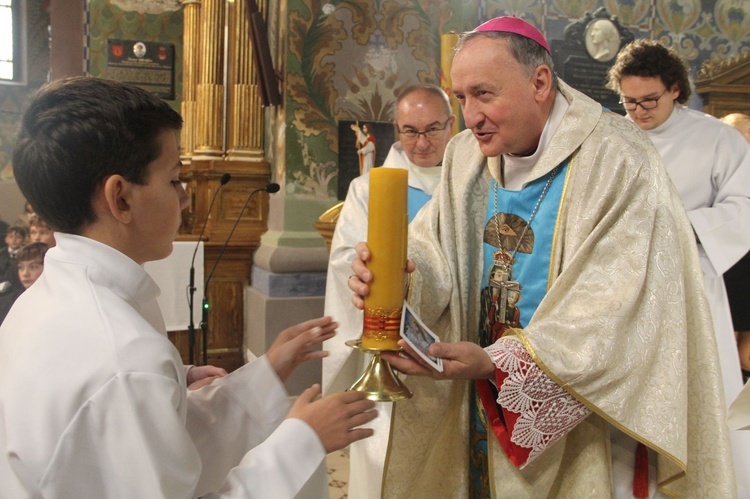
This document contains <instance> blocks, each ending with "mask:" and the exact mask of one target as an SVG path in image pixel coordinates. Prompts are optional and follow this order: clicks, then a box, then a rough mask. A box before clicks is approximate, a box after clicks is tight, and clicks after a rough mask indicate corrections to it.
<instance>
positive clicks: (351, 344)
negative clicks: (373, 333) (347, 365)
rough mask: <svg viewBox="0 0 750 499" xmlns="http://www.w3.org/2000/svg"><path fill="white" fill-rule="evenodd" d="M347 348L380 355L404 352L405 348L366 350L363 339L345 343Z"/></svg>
mask: <svg viewBox="0 0 750 499" xmlns="http://www.w3.org/2000/svg"><path fill="white" fill-rule="evenodd" d="M345 345H346V346H349V347H352V348H354V349H356V350H359V351H360V352H365V353H380V352H400V351H401V350H403V348H401V347H398V348H365V347H363V346H362V338H357V339H354V340H349V341H347V342H345Z"/></svg>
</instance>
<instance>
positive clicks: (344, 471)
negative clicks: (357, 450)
mask: <svg viewBox="0 0 750 499" xmlns="http://www.w3.org/2000/svg"><path fill="white" fill-rule="evenodd" d="M326 467H327V468H328V491H329V497H330V498H331V499H346V498H348V497H349V495H348V494H347V488H348V485H349V483H348V482H349V449H348V448H346V449H343V450H340V451H336V452H331V453H330V454H328V456H327V457H326Z"/></svg>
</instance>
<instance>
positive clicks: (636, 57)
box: [607, 39, 691, 104]
mask: <svg viewBox="0 0 750 499" xmlns="http://www.w3.org/2000/svg"><path fill="white" fill-rule="evenodd" d="M626 76H638V77H640V78H660V79H661V81H662V83H664V86H665V87H667V90H669V89H671V88H672V86H673V85H675V84H676V85H677V88H678V89H679V90H680V95H678V96H677V102H679V103H680V104H685V103H686V102H687V101H688V99H689V98H690V93H691V90H690V80H689V79H688V68H687V66H685V62H684V61H683V60H682V59H681V58H680V56H679V55H677V52H675V51H674V50H672V49H668V48H667V47H665V46H664V45H662V44H661V43H659V42H657V41H655V40H645V39H641V40H636V41H634V42H633V43H630V44H628V45H626V46H625V47H623V49H622V50H620V52H619V53H618V54H617V59H616V60H615V63H614V65H613V66H612V67H611V68H609V73H608V75H607V88H609V89H610V90H612V91H614V92H616V93H618V94H619V93H620V81H622V79H623V78H625V77H626Z"/></svg>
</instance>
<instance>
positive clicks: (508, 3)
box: [284, 0, 750, 198]
mask: <svg viewBox="0 0 750 499" xmlns="http://www.w3.org/2000/svg"><path fill="white" fill-rule="evenodd" d="M600 7H605V8H606V9H607V11H608V12H609V13H610V14H612V15H615V16H617V17H618V19H619V20H620V22H621V23H622V24H623V25H624V26H625V27H627V28H628V29H630V30H631V31H632V32H633V34H634V35H635V37H636V38H654V39H658V40H660V41H662V42H663V43H665V44H666V45H668V46H671V47H673V48H674V49H675V50H676V51H677V52H678V53H679V54H680V55H681V56H682V57H683V58H684V59H685V60H686V62H687V63H688V64H689V65H690V69H691V74H692V75H693V77H694V76H695V75H696V74H697V72H698V70H699V69H700V66H701V65H702V64H703V62H704V61H707V60H726V59H727V58H729V57H733V56H737V55H739V54H743V53H745V52H747V51H748V50H750V2H747V1H741V0H705V1H703V2H701V0H551V1H544V0H480V1H478V2H477V1H474V0H471V1H470V0H447V1H442V2H435V1H430V0H421V1H420V0H379V1H368V0H348V1H346V0H342V1H333V0H330V1H325V0H288V4H287V11H288V16H289V17H288V19H289V21H288V33H287V40H286V41H287V52H286V54H285V58H286V79H285V83H284V85H285V98H286V105H285V113H286V116H285V127H286V129H285V132H284V135H285V140H286V148H285V161H284V163H285V174H286V179H285V185H286V189H287V194H291V195H298V196H325V195H327V196H329V197H331V198H335V197H336V190H337V180H338V179H337V175H338V174H337V171H338V160H337V158H338V139H337V137H336V130H337V123H338V121H339V120H357V119H358V120H361V121H367V120H371V121H388V120H391V119H392V117H393V108H394V104H395V96H396V95H398V92H399V90H400V89H401V88H403V87H404V86H406V85H409V84H412V83H417V82H425V83H427V82H429V83H436V82H439V71H440V68H439V66H438V64H439V60H440V35H441V34H443V33H446V32H448V31H449V30H451V29H454V30H456V31H459V32H461V31H465V30H469V29H472V28H474V27H475V26H476V25H478V24H479V23H480V22H483V21H485V20H487V19H490V18H492V17H495V16H499V15H512V14H514V15H518V16H519V17H523V18H524V19H526V20H528V21H529V22H531V23H533V24H535V25H536V26H537V27H538V28H539V29H540V30H541V31H542V32H543V33H544V34H545V36H546V37H547V39H548V40H550V43H551V44H554V43H555V40H562V39H563V31H564V29H565V27H566V26H567V25H568V24H570V23H571V22H574V21H577V20H578V19H579V18H581V17H583V15H585V13H586V12H589V11H594V10H596V9H598V8H600ZM695 99H698V98H697V97H695V98H694V101H691V106H693V107H700V101H699V100H695Z"/></svg>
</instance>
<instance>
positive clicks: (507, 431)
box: [480, 337, 591, 468]
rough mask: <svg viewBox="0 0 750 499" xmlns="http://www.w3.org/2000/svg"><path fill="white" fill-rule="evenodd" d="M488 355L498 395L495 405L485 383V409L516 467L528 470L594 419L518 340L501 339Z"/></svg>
mask: <svg viewBox="0 0 750 499" xmlns="http://www.w3.org/2000/svg"><path fill="white" fill-rule="evenodd" d="M484 350H485V351H486V352H487V354H488V355H489V356H490V358H491V359H492V362H493V363H494V364H495V378H496V381H497V387H498V393H497V399H496V404H497V405H496V404H495V403H494V402H495V401H493V400H492V398H489V397H487V390H488V389H489V383H484V385H485V387H484V388H482V387H480V395H482V396H481V399H482V405H483V406H484V408H485V411H486V412H487V414H488V415H490V420H491V422H492V426H493V430H494V432H495V434H496V435H497V437H498V439H499V440H500V443H501V444H502V445H503V448H504V449H505V452H506V454H508V457H509V458H510V459H511V461H512V462H513V463H514V464H515V465H516V466H518V467H521V468H523V466H525V465H526V464H528V463H530V462H531V461H533V460H534V459H535V458H536V457H537V456H539V455H540V454H541V453H542V452H544V450H545V449H547V448H548V447H550V446H551V445H552V444H554V443H555V442H557V441H558V440H559V439H560V438H561V437H562V436H563V435H565V434H566V433H568V432H569V431H570V430H572V429H573V428H574V427H575V426H576V425H577V424H578V423H580V422H581V421H582V420H583V419H584V418H586V417H587V416H588V415H589V414H591V411H590V410H589V409H588V408H586V406H585V405H583V404H581V403H580V402H578V401H577V400H576V399H575V398H573V396H572V395H570V394H569V393H568V392H566V391H565V390H564V389H563V388H562V387H561V386H560V385H558V384H556V383H555V382H554V381H552V380H551V379H550V378H549V377H548V376H547V375H546V374H544V372H543V371H542V370H541V369H539V367H538V366H537V365H536V363H535V362H534V360H533V359H532V358H531V355H529V353H528V352H527V351H526V349H525V348H524V347H523V345H522V344H521V342H520V341H518V340H517V339H515V338H507V337H506V338H502V339H500V340H498V341H497V342H496V343H494V344H493V345H490V346H489V347H487V348H485V349H484ZM482 392H484V394H482ZM490 405H491V406H490ZM498 405H499V406H500V407H499V408H500V410H501V411H502V415H501V414H500V413H498V407H497V406H498ZM493 414H494V415H495V417H493V416H492V415H493Z"/></svg>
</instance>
